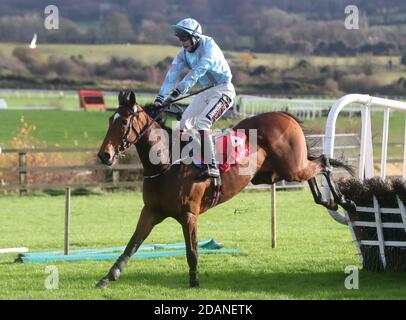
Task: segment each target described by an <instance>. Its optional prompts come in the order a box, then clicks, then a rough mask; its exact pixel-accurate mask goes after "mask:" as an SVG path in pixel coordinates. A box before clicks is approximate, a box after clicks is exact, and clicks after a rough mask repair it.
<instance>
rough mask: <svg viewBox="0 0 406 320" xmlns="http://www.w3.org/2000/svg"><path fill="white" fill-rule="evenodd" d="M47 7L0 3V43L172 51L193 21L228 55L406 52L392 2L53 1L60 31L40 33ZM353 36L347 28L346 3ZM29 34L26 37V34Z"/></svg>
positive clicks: (399, 7) (402, 9)
mask: <svg viewBox="0 0 406 320" xmlns="http://www.w3.org/2000/svg"><path fill="white" fill-rule="evenodd" d="M47 2H49V1H45V0H38V1H35V2H32V1H28V0H15V1H9V2H7V3H2V4H0V15H1V16H0V41H3V42H5V41H7V42H29V41H30V40H31V38H32V35H33V33H34V32H35V33H37V34H38V36H39V41H41V42H45V43H86V44H96V43H127V42H129V43H153V44H176V43H177V42H176V39H174V37H173V34H172V32H171V30H170V27H169V26H170V24H173V23H176V22H177V21H179V20H180V19H182V18H184V17H188V16H192V17H194V18H196V19H197V20H198V21H200V22H201V24H202V25H203V32H204V33H205V34H207V35H210V36H213V37H214V38H215V39H216V41H217V42H218V43H219V44H220V46H221V47H222V48H224V49H228V50H252V51H256V52H275V53H292V54H315V55H339V56H346V55H354V54H364V53H365V54H374V55H393V54H401V53H404V52H405V51H406V38H405V37H404V36H403V35H404V34H405V31H406V3H405V2H400V1H394V0H385V1H382V0H369V1H366V0H351V1H347V0H313V1H300V2H299V1H293V0H283V1H282V0H244V1H243V0H233V1H231V0H223V1H214V0H187V1H186V0H176V1H175V0H168V1H165V0H122V1H112V0H106V1H103V2H102V3H101V2H98V1H95V0H88V1H78V0H72V1H54V3H55V4H56V5H57V6H58V8H59V14H60V17H61V18H60V26H59V29H58V30H46V29H45V28H44V12H43V10H44V8H45V7H46V6H47V5H48V3H47ZM350 3H351V4H354V5H357V6H358V7H359V12H360V17H359V18H360V21H359V29H358V30H347V29H346V28H345V27H344V20H345V18H346V15H345V13H344V8H345V6H346V5H348V4H350ZM28 30H29V31H28Z"/></svg>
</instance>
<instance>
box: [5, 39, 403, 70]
mask: <svg viewBox="0 0 406 320" xmlns="http://www.w3.org/2000/svg"><path fill="white" fill-rule="evenodd" d="M22 46H24V44H21V43H7V42H3V43H0V52H2V53H3V54H4V55H5V56H6V57H12V52H13V50H14V49H15V48H16V47H22ZM36 50H37V51H38V53H40V54H41V55H42V56H44V57H45V58H48V57H50V56H57V57H63V58H69V57H70V56H72V55H82V56H83V57H84V58H85V60H87V61H89V62H93V63H95V62H97V63H101V62H107V61H108V60H109V59H110V58H111V57H112V56H116V57H120V58H129V57H130V58H133V59H135V60H138V61H140V62H142V63H143V64H144V65H151V64H155V63H157V62H158V61H161V60H163V59H164V58H166V57H168V56H169V57H174V56H175V55H176V53H177V52H178V50H179V47H176V46H170V45H146V44H131V45H124V44H123V45H119V44H108V45H80V44H39V45H38V47H37V49H36ZM225 52H226V53H227V54H228V56H229V57H231V58H232V60H235V61H236V62H239V63H242V61H243V60H242V53H241V52H234V51H225ZM301 59H306V60H308V61H309V62H310V63H311V64H313V65H315V66H324V65H334V66H346V65H348V66H352V65H360V64H363V63H365V62H368V63H371V64H372V65H374V66H386V65H387V63H388V60H389V59H391V60H392V62H393V66H394V67H395V66H400V57H399V56H364V55H360V56H355V57H324V56H304V57H303V56H295V55H288V54H275V53H255V54H254V59H253V60H252V62H251V66H253V67H255V66H258V65H265V66H269V67H272V68H290V67H292V66H294V65H295V64H296V63H297V62H298V61H300V60H301Z"/></svg>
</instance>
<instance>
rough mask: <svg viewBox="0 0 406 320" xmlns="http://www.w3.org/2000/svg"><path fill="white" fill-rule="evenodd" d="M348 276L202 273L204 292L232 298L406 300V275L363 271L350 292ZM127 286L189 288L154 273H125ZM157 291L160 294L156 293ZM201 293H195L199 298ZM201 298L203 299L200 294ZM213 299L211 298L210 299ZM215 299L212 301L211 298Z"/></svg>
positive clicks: (177, 276)
mask: <svg viewBox="0 0 406 320" xmlns="http://www.w3.org/2000/svg"><path fill="white" fill-rule="evenodd" d="M347 276H348V274H345V273H344V272H313V273H311V272H310V273H306V272H304V273H294V272H289V273H283V272H277V273H267V272H260V273H258V272H255V271H252V272H251V271H246V270H239V271H227V272H216V273H213V272H201V273H200V285H201V289H207V290H220V291H223V292H230V293H231V294H232V296H233V297H235V295H236V294H237V295H238V293H241V298H242V299H244V298H246V294H248V295H256V294H258V295H260V294H263V295H264V298H265V299H266V296H267V295H268V294H269V296H280V297H284V298H288V299H314V298H322V299H349V298H356V299H384V298H391V299H397V298H398V299H401V298H402V299H404V298H406V281H405V280H406V274H402V273H372V272H366V271H365V272H364V271H362V270H361V271H360V273H359V289H358V290H348V289H346V288H345V286H344V281H345V279H346V277H347ZM119 283H122V284H123V285H126V286H137V285H147V286H156V287H161V288H162V287H165V288H167V289H185V288H187V287H188V273H187V272H185V273H174V272H173V271H171V272H168V273H159V274H157V273H153V272H148V271H146V270H145V271H142V272H139V273H137V272H136V271H130V272H127V273H123V274H122V277H121V278H120V280H119V282H117V283H113V284H112V286H114V285H118V284H119ZM157 291H158V290H157ZM198 292H199V291H197V292H196V293H197V294H198ZM198 298H199V299H201V298H202V296H201V295H200V294H199V295H198ZM207 298H210V297H207ZM212 298H213V297H212Z"/></svg>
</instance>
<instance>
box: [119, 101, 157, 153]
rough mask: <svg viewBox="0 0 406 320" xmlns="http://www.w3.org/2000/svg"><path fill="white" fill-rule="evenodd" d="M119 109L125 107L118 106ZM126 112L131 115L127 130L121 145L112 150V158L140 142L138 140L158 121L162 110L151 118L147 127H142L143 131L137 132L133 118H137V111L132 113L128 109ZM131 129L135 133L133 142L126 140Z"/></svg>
mask: <svg viewBox="0 0 406 320" xmlns="http://www.w3.org/2000/svg"><path fill="white" fill-rule="evenodd" d="M120 107H125V106H118V108H120ZM125 108H128V107H125ZM128 110H129V113H130V114H131V118H130V121H129V123H128V127H127V130H126V132H125V133H124V135H123V137H122V138H121V144H120V145H119V146H117V147H116V148H115V150H114V156H119V155H120V154H121V153H122V152H123V151H124V150H126V149H128V148H129V147H131V146H132V145H135V144H137V142H138V141H140V139H141V138H142V137H143V136H144V134H145V133H146V132H147V131H148V129H149V128H150V127H151V126H152V125H153V123H154V122H155V121H156V120H157V119H158V117H159V116H160V114H161V112H162V111H163V110H160V112H158V114H157V115H156V116H155V117H154V118H152V121H150V122H149V123H148V125H147V126H145V127H144V129H142V130H140V131H138V130H137V129H136V128H135V127H134V118H135V117H136V116H137V113H138V111H134V110H132V109H130V108H128ZM141 112H145V111H144V110H142V109H141ZM148 118H149V117H148ZM131 129H133V130H134V131H135V133H136V134H137V138H136V139H135V140H134V141H129V140H128V136H129V135H130V133H131Z"/></svg>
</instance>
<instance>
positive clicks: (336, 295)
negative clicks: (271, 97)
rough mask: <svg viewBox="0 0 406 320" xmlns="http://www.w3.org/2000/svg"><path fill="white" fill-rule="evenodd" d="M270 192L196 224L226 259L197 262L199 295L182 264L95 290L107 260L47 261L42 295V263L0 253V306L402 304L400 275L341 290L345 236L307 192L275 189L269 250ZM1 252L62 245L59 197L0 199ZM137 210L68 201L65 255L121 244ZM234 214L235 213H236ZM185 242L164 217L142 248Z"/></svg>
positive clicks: (141, 267)
mask: <svg viewBox="0 0 406 320" xmlns="http://www.w3.org/2000/svg"><path fill="white" fill-rule="evenodd" d="M269 201H270V195H269V193H266V192H264V193H242V194H240V195H238V196H237V197H235V198H234V199H232V200H231V201H229V202H228V203H225V204H223V205H221V206H219V207H217V208H215V209H212V210H210V211H209V212H207V213H205V214H204V215H203V216H202V217H200V220H199V239H200V240H205V239H208V238H215V239H216V240H218V241H221V242H224V244H225V247H226V248H235V249H240V250H242V251H243V253H242V254H234V255H201V256H200V258H199V269H200V275H201V288H200V289H198V290H191V289H189V288H188V275H187V273H188V267H187V263H186V259H185V258H184V257H170V258H161V259H151V260H132V261H130V264H129V266H128V267H127V268H126V269H125V271H124V272H123V274H122V277H121V278H120V280H119V281H118V282H116V283H112V284H111V286H110V287H109V288H108V289H106V290H102V291H100V290H95V289H93V285H94V284H95V283H96V282H97V280H98V279H99V278H100V277H102V276H103V275H104V274H105V272H106V271H107V270H108V269H109V268H110V266H111V265H112V263H113V261H87V262H58V263H52V265H56V266H57V267H58V270H59V280H60V282H59V289H58V290H46V289H45V288H44V281H45V278H46V277H47V274H46V273H45V267H46V265H47V264H15V263H13V259H14V258H15V254H7V255H2V256H0V268H1V272H0V299H352V298H355V299H390V298H393V299H404V298H405V297H406V284H405V283H406V282H405V280H406V275H405V274H394V273H370V272H363V271H361V272H360V284H359V290H347V289H345V288H344V280H345V278H346V276H347V275H346V274H345V273H344V269H345V267H346V266H347V265H356V266H359V267H360V263H359V260H358V258H357V256H356V255H355V248H354V246H353V244H352V241H351V237H350V233H349V231H348V229H347V228H346V227H344V226H341V225H339V224H337V223H336V222H334V221H333V220H332V219H331V218H329V216H328V214H327V213H326V211H325V210H324V209H322V208H321V207H319V206H316V205H315V204H314V203H313V201H312V197H311V194H310V192H308V191H295V192H278V194H277V201H278V202H277V210H278V217H277V221H278V232H277V237H278V238H277V248H276V249H271V248H270V239H271V234H270V202H269ZM0 207H1V208H2V210H1V214H0V247H19V246H26V247H28V248H29V249H30V250H31V251H45V250H53V249H61V248H62V246H63V225H64V223H63V216H64V198H63V197H49V196H41V195H38V196H29V197H24V198H20V197H18V196H3V197H1V198H0ZM141 207H142V201H141V194H140V193H115V194H105V195H94V196H86V197H83V196H82V197H79V196H78V197H73V198H72V218H71V248H100V247H111V246H118V245H125V244H126V243H127V241H128V239H129V238H130V236H131V234H132V232H133V230H134V228H135V225H136V222H137V219H138V216H139V212H140V209H141ZM236 209H237V210H236ZM178 241H183V236H182V232H181V228H180V225H179V224H178V223H177V222H175V221H174V220H172V219H168V220H165V221H164V222H163V223H161V224H160V225H158V226H157V227H156V228H155V229H154V230H153V231H152V233H151V235H150V237H149V238H148V239H147V240H146V242H145V243H170V242H178Z"/></svg>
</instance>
